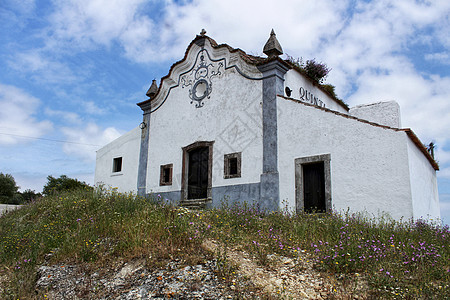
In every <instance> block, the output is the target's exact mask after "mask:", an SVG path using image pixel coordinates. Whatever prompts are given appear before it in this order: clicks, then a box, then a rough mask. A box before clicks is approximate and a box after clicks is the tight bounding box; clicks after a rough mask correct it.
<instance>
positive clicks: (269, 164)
mask: <svg viewBox="0 0 450 300" xmlns="http://www.w3.org/2000/svg"><path fill="white" fill-rule="evenodd" d="M258 69H259V70H260V71H261V72H262V73H263V76H264V80H263V91H262V96H263V99H262V102H263V107H262V115H263V120H262V121H263V124H262V125H263V174H261V192H260V194H261V206H262V207H263V208H266V209H268V210H273V211H276V210H278V209H279V207H280V183H279V181H280V179H279V173H278V125H277V95H278V94H283V89H284V75H285V74H286V72H287V71H288V68H287V67H286V66H285V65H283V64H282V63H280V62H279V61H278V60H274V61H271V62H269V63H267V64H265V65H262V66H259V67H258Z"/></svg>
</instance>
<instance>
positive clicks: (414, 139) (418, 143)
mask: <svg viewBox="0 0 450 300" xmlns="http://www.w3.org/2000/svg"><path fill="white" fill-rule="evenodd" d="M277 96H278V97H280V98H283V99H285V100H290V101H293V102H297V103H301V104H303V105H306V106H310V107H314V108H316V109H320V110H323V111H326V112H329V113H333V114H335V115H338V116H341V117H344V118H347V119H353V120H356V121H359V122H362V123H366V124H369V125H372V126H375V127H380V128H384V129H389V130H394V131H403V132H405V133H406V135H407V136H408V137H409V138H410V139H411V141H412V142H413V143H414V144H415V145H416V147H417V148H418V149H419V150H420V151H421V152H422V153H423V155H425V157H426V158H427V160H428V161H429V162H430V164H431V166H432V167H433V169H435V170H436V171H439V165H438V163H437V162H436V161H435V160H434V158H433V157H432V156H431V155H430V153H429V152H428V151H427V149H426V147H425V146H424V145H423V144H422V142H421V141H420V140H419V138H418V137H417V135H416V134H415V133H414V131H412V130H411V129H410V128H395V127H390V126H386V125H381V124H378V123H374V122H370V121H367V120H364V119H360V118H357V117H355V116H351V115H347V114H344V113H341V112H338V111H334V110H331V109H329V108H325V107H321V106H317V105H314V104H310V103H306V102H303V101H300V100H298V99H294V98H289V97H285V96H284V95H277Z"/></svg>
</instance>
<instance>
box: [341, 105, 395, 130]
mask: <svg viewBox="0 0 450 300" xmlns="http://www.w3.org/2000/svg"><path fill="white" fill-rule="evenodd" d="M349 113H350V114H351V115H352V116H355V117H357V118H359V119H363V120H367V121H371V122H374V123H377V124H381V125H386V126H389V127H394V128H401V126H402V125H401V120H400V106H399V105H398V103H397V102H395V101H386V102H377V103H371V104H364V105H358V106H355V107H352V108H350V111H349Z"/></svg>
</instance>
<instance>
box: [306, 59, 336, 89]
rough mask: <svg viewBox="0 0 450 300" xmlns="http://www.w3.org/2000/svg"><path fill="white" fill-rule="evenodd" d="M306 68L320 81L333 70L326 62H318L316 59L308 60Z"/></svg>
mask: <svg viewBox="0 0 450 300" xmlns="http://www.w3.org/2000/svg"><path fill="white" fill-rule="evenodd" d="M304 69H305V71H306V74H307V75H308V76H309V77H311V79H313V80H314V81H316V82H319V83H322V82H323V81H324V80H325V78H326V77H327V75H328V73H329V72H330V71H331V69H329V68H328V67H327V65H326V64H324V63H318V62H316V61H315V60H314V59H310V60H307V61H306V64H305V67H304Z"/></svg>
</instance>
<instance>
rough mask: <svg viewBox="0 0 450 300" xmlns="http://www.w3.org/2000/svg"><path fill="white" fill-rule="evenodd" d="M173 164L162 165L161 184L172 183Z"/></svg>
mask: <svg viewBox="0 0 450 300" xmlns="http://www.w3.org/2000/svg"><path fill="white" fill-rule="evenodd" d="M172 170H173V164H168V165H162V166H161V173H160V177H159V185H172Z"/></svg>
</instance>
